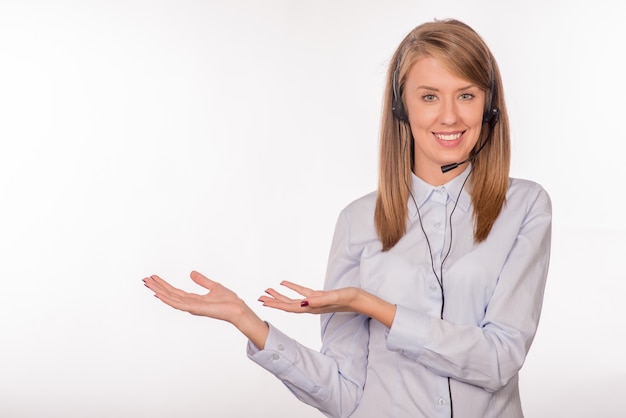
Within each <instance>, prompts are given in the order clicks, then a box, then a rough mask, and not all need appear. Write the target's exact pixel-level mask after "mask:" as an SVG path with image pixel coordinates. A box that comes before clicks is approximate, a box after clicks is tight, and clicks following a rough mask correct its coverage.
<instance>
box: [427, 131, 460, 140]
mask: <svg viewBox="0 0 626 418" xmlns="http://www.w3.org/2000/svg"><path fill="white" fill-rule="evenodd" d="M433 135H435V137H436V138H437V139H439V140H441V141H456V140H457V139H459V138H460V137H461V135H463V132H450V133H436V132H433Z"/></svg>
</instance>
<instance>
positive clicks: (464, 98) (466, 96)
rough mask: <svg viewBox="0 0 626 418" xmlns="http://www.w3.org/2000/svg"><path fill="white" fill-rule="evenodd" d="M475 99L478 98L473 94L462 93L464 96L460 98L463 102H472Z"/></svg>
mask: <svg viewBox="0 0 626 418" xmlns="http://www.w3.org/2000/svg"><path fill="white" fill-rule="evenodd" d="M474 97H476V96H474V95H473V94H472V93H462V94H461V95H460V96H459V98H460V99H461V100H472V99H473V98H474Z"/></svg>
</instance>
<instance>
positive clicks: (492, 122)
mask: <svg viewBox="0 0 626 418" xmlns="http://www.w3.org/2000/svg"><path fill="white" fill-rule="evenodd" d="M498 119H500V109H498V108H497V107H494V108H493V109H491V111H488V112H485V115H484V116H483V122H484V123H489V132H488V133H487V138H486V139H485V142H483V144H482V145H481V146H480V148H478V151H476V152H474V153H472V154H471V155H470V156H469V157H467V158H466V159H464V160H463V161H461V162H460V163H451V164H446V165H442V166H441V172H442V173H447V172H448V171H450V170H454V169H455V168H457V167H458V166H460V165H461V164H465V163H466V162H468V161H470V160H473V159H474V158H476V156H477V155H478V153H479V152H481V151H482V150H483V148H485V145H487V142H489V141H490V140H491V137H492V136H493V128H495V126H496V123H498Z"/></svg>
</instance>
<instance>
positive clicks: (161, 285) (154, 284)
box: [144, 274, 185, 293]
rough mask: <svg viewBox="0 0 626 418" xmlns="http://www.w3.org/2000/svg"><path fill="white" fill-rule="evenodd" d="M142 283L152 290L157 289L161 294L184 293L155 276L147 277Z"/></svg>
mask: <svg viewBox="0 0 626 418" xmlns="http://www.w3.org/2000/svg"><path fill="white" fill-rule="evenodd" d="M144 283H145V284H146V286H148V287H150V289H152V290H155V289H159V290H161V291H163V292H171V293H185V292H183V291H182V290H180V289H177V288H175V287H174V286H172V285H171V284H169V283H168V282H166V281H165V280H163V279H162V278H160V277H159V276H157V275H156V274H153V275H152V276H150V277H148V278H147V279H146V280H144Z"/></svg>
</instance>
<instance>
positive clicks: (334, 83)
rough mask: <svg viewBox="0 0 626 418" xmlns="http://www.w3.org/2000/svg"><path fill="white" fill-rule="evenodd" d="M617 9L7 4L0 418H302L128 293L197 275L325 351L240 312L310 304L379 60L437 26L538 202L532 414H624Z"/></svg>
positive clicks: (377, 99)
mask: <svg viewBox="0 0 626 418" xmlns="http://www.w3.org/2000/svg"><path fill="white" fill-rule="evenodd" d="M618 4H619V2H615V1H613V0H606V1H601V0H595V1H579V2H572V1H562V2H561V1H549V0H532V1H525V2H515V3H514V4H513V2H511V3H509V2H498V1H495V0H493V1H488V0H482V1H465V0H456V1H408V0H390V1H384V2H383V1H372V0H365V1H364V0H344V1H331V0H317V1H291V0H262V1H253V0H231V1H228V2H226V1H199V0H196V1H194V0H161V1H148V0H145V1H140V0H114V1H111V0H109V1H105V0H102V1H79V0H75V1H71V0H66V1H43V0H42V1H9V0H0V141H1V142H0V144H1V146H0V280H1V285H2V286H1V287H0V416H2V417H10V418H14V417H54V418H56V417H59V418H61V417H63V418H68V417H81V418H82V417H107V418H108V417H138V416H150V417H155V418H159V417H164V418H165V417H167V418H169V417H177V418H178V417H185V418H187V417H189V418H192V417H242V416H258V417H294V416H298V417H300V418H306V417H318V416H320V414H319V413H318V412H317V411H316V410H314V409H312V408H310V407H308V406H306V405H303V404H300V403H299V402H298V401H297V400H296V399H295V398H294V397H293V396H292V395H291V394H290V393H289V392H288V391H287V390H286V389H285V388H284V387H283V386H282V384H281V383H280V382H279V381H278V380H276V379H275V378H274V377H273V376H271V375H270V374H268V373H267V372H265V371H264V370H262V369H260V368H259V367H257V366H256V365H254V364H253V363H252V362H250V361H248V360H247V359H246V357H245V339H244V338H243V337H242V336H240V335H239V334H237V332H236V331H235V330H234V329H231V328H230V327H228V326H227V325H226V324H224V323H219V322H215V321H211V320H208V319H206V318H196V317H192V316H190V315H188V314H184V313H181V312H178V311H175V310H173V309H170V308H169V307H167V306H165V305H163V304H161V303H160V302H159V301H158V300H156V299H155V298H153V297H152V295H151V293H150V292H149V291H148V290H147V289H145V288H144V287H143V285H142V282H141V278H142V277H144V276H146V275H148V274H153V273H157V274H160V275H161V276H163V277H165V278H166V279H169V280H171V281H172V282H173V283H174V284H175V285H177V286H180V287H184V288H186V289H188V290H194V291H195V290H199V289H198V288H197V287H196V286H195V285H194V284H193V283H192V282H191V281H190V280H189V277H188V273H189V271H190V270H192V269H197V270H199V271H201V272H203V273H205V274H207V275H208V276H209V277H212V278H213V279H215V280H218V281H222V282H223V283H225V284H226V285H228V286H230V287H232V288H233V289H235V290H236V291H238V292H239V293H240V295H241V296H242V297H244V298H245V299H246V300H247V301H249V303H250V304H251V305H252V306H253V307H254V309H255V310H256V311H257V312H259V314H261V315H262V316H263V317H264V318H265V319H267V320H269V321H272V322H273V323H274V324H275V325H277V326H278V327H279V328H281V329H282V330H283V331H285V332H287V333H289V334H290V335H292V336H293V337H294V338H296V339H298V340H300V341H301V342H303V343H306V344H308V345H310V346H312V347H315V348H319V325H318V318H316V317H312V316H291V315H288V314H285V313H281V312H270V311H267V310H266V309H264V308H262V307H261V306H259V304H258V302H256V299H257V297H258V296H259V295H261V294H262V292H263V290H264V289H265V288H267V287H269V286H276V285H277V284H278V283H279V282H280V280H282V279H290V280H294V281H297V282H300V283H303V284H305V285H308V286H311V287H321V285H322V282H323V274H324V271H325V263H326V257H327V253H328V247H329V244H330V240H331V234H332V231H333V228H334V223H335V219H336V216H337V215H338V213H339V211H340V209H341V208H343V207H344V206H345V205H346V204H347V203H349V202H350V201H351V200H353V199H355V198H357V197H359V196H361V195H363V194H365V193H367V192H369V191H372V190H374V189H375V187H376V172H377V141H378V138H377V135H378V126H379V113H380V107H381V98H382V90H383V81H384V74H385V71H386V67H387V63H388V59H389V58H390V56H391V54H392V53H393V50H394V49H395V47H396V46H397V44H398V43H399V42H400V40H401V39H402V37H403V36H404V35H405V34H406V33H407V32H408V31H410V30H411V29H412V28H413V27H414V26H416V25H417V24H419V23H422V22H424V21H428V20H432V19H434V18H447V17H455V18H458V19H461V20H464V21H465V22H467V23H469V24H470V25H472V26H473V27H474V28H475V29H476V30H477V31H478V32H479V33H480V34H481V35H482V36H483V37H484V38H485V39H486V41H487V42H488V44H489V45H490V46H491V48H492V50H493V52H494V54H495V56H496V58H497V59H498V62H499V65H500V67H501V70H502V73H503V78H504V83H505V91H506V97H507V100H508V106H509V112H510V117H511V122H512V129H513V141H514V144H513V153H514V155H513V166H512V175H513V176H515V177H525V178H530V179H533V180H535V181H538V182H539V183H541V184H542V185H543V186H544V187H545V188H546V189H547V190H548V191H549V193H550V194H551V196H552V199H553V205H554V238H553V244H554V245H553V257H552V263H551V270H550V276H549V281H548V286H547V290H546V298H545V308H544V314H543V317H542V321H541V324H540V329H539V333H538V334H537V338H536V340H535V344H534V346H533V348H532V349H531V352H530V355H529V357H528V360H527V363H526V365H525V366H524V368H523V369H522V373H521V385H522V398H523V403H524V409H525V412H526V416H527V417H531V418H532V417H554V416H563V417H568V418H579V417H580V418H586V417H592V416H593V417H603V418H617V417H623V416H624V415H623V414H624V412H623V411H624V410H626V397H625V396H624V395H625V394H626V360H625V358H624V354H623V353H625V352H626V343H625V342H624V336H625V330H626V307H625V306H626V304H625V303H624V294H625V291H626V281H625V279H626V267H624V262H623V260H622V259H621V257H623V256H624V250H625V249H626V245H625V244H624V240H623V238H621V235H623V234H624V233H626V220H625V219H624V215H623V209H622V203H621V201H622V200H623V196H622V193H623V187H624V186H623V180H624V179H625V175H624V163H623V160H624V156H625V152H624V147H623V144H624V142H625V140H626V134H624V131H623V128H622V127H621V122H622V121H623V120H624V117H623V113H624V109H625V108H624V104H623V103H624V98H625V97H626V84H625V83H624V82H623V77H624V76H623V75H624V74H626V65H625V64H624V60H623V49H624V45H623V44H624V40H625V39H626V27H625V26H624V25H623V23H622V20H623V15H624V13H623V12H622V11H621V7H620V6H618ZM618 180H619V182H618Z"/></svg>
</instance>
